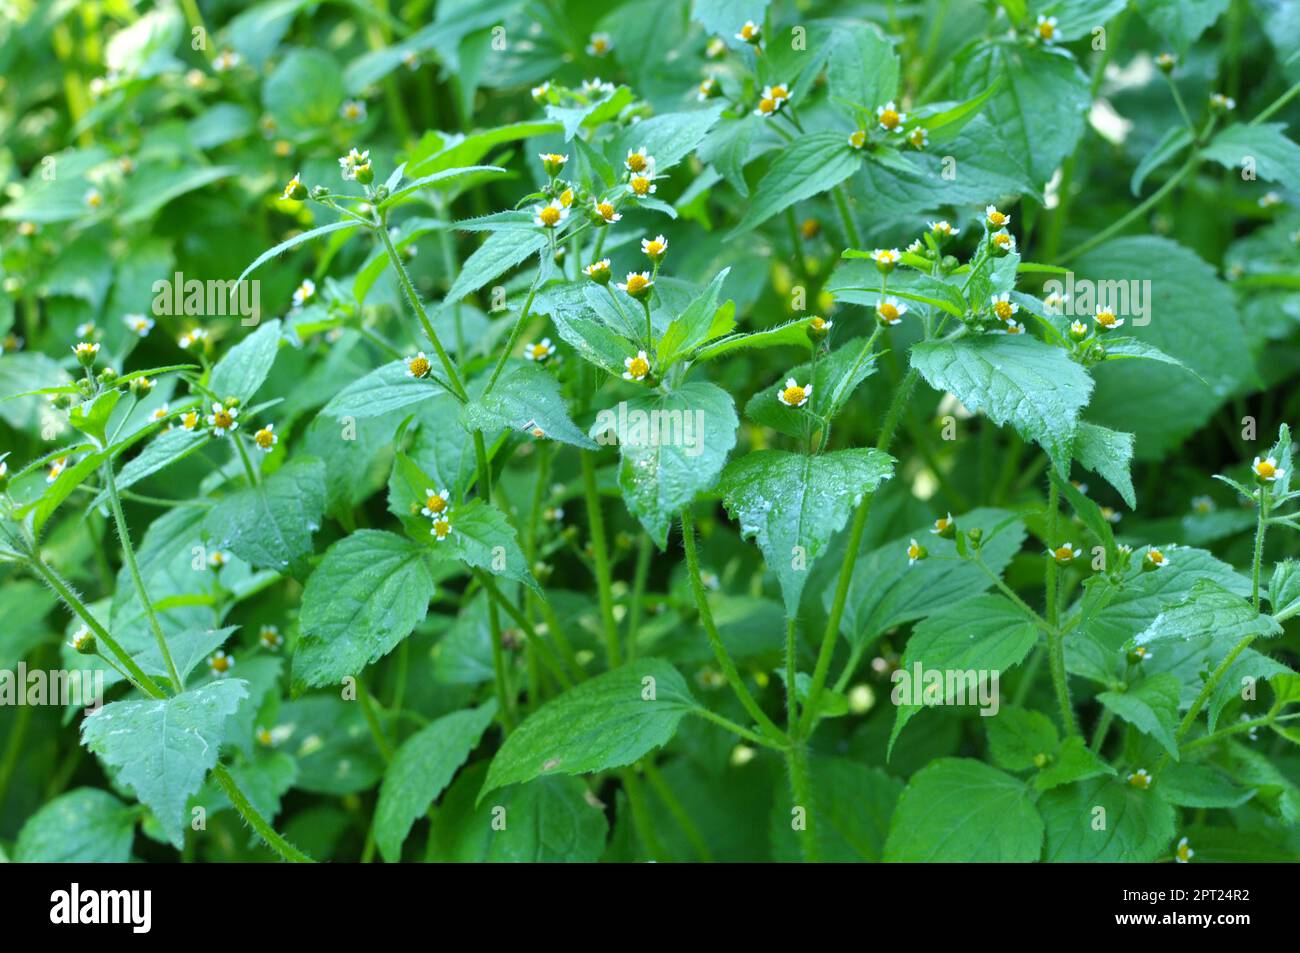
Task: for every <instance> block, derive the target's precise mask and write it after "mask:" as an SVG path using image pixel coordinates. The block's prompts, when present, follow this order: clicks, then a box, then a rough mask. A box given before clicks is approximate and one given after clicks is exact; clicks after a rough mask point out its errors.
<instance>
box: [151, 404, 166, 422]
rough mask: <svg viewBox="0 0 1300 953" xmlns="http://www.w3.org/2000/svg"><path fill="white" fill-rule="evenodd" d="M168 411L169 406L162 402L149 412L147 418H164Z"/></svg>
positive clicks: (157, 419) (154, 419)
mask: <svg viewBox="0 0 1300 953" xmlns="http://www.w3.org/2000/svg"><path fill="white" fill-rule="evenodd" d="M169 413H171V408H170V407H168V406H167V405H166V404H163V405H162V406H161V407H155V408H154V409H153V412H152V413H150V414H149V419H150V420H153V421H159V420H166V419H167V415H168V414H169Z"/></svg>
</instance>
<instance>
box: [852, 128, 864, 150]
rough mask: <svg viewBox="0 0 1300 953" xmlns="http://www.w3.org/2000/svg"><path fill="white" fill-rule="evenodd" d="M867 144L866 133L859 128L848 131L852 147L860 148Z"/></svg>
mask: <svg viewBox="0 0 1300 953" xmlns="http://www.w3.org/2000/svg"><path fill="white" fill-rule="evenodd" d="M866 144H867V134H866V133H865V132H863V131H862V130H861V129H855V130H854V131H853V132H851V133H849V145H850V146H852V147H853V148H854V149H861V148H862V147H863V146H864V145H866Z"/></svg>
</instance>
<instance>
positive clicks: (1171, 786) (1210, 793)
mask: <svg viewBox="0 0 1300 953" xmlns="http://www.w3.org/2000/svg"><path fill="white" fill-rule="evenodd" d="M1160 793H1161V795H1162V796H1163V797H1164V799H1165V800H1166V801H1168V802H1169V803H1170V804H1176V805H1178V806H1179V807H1205V808H1214V807H1240V806H1241V805H1243V804H1245V803H1246V802H1247V801H1249V800H1250V799H1251V798H1252V797H1254V796H1255V792H1254V791H1253V790H1251V789H1250V788H1242V787H1238V786H1237V785H1236V784H1235V783H1233V781H1232V780H1231V779H1230V778H1228V777H1227V776H1226V775H1224V774H1222V773H1221V772H1219V771H1216V770H1215V769H1214V768H1212V767H1210V766H1209V765H1205V764H1171V765H1169V767H1168V768H1166V769H1165V770H1164V771H1161V772H1160Z"/></svg>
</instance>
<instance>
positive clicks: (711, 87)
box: [695, 76, 718, 103]
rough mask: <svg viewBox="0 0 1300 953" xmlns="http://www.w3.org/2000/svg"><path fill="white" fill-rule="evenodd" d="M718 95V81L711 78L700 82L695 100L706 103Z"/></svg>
mask: <svg viewBox="0 0 1300 953" xmlns="http://www.w3.org/2000/svg"><path fill="white" fill-rule="evenodd" d="M717 93H718V81H717V80H716V79H714V78H713V77H712V76H709V77H707V78H705V79H703V80H701V81H700V85H699V87H698V88H697V89H696V92H695V99H696V100H697V101H698V102H701V103H705V102H708V101H709V100H710V99H712V98H713V97H714V96H715V95H717Z"/></svg>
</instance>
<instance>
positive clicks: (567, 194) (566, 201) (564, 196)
mask: <svg viewBox="0 0 1300 953" xmlns="http://www.w3.org/2000/svg"><path fill="white" fill-rule="evenodd" d="M560 204H561V205H563V206H564V207H565V208H568V207H569V206H570V205H572V204H573V189H565V190H564V191H563V192H561V193H560Z"/></svg>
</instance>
